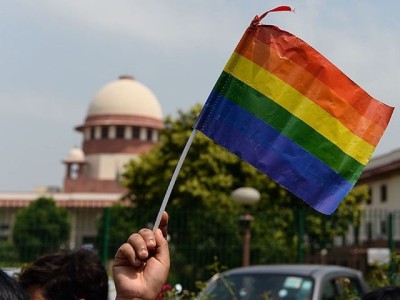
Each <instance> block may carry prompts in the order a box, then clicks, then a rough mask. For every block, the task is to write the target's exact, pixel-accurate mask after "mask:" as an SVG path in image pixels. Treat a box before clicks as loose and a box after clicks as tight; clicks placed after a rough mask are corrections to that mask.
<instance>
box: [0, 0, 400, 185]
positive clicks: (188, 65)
mask: <svg viewBox="0 0 400 300" xmlns="http://www.w3.org/2000/svg"><path fill="white" fill-rule="evenodd" d="M279 5H289V6H291V7H292V8H293V9H294V10H295V12H294V13H289V12H280V13H274V14H269V15H268V16H267V17H266V18H265V19H264V20H263V23H264V24H273V25H276V26H278V27H280V28H281V29H284V30H287V31H289V32H291V33H293V34H295V35H297V36H298V37H299V38H301V39H302V40H304V41H306V42H307V43H309V44H310V45H311V46H313V47H314V48H315V49H317V50H318V51H319V52H320V53H322V54H323V55H324V56H325V57H326V58H328V59H329V60H330V61H331V62H332V63H334V64H335V65H336V66H337V67H338V68H339V69H341V70H342V71H343V72H344V73H345V74H346V75H347V76H349V77H350V78H351V79H352V80H353V81H355V82H356V83H357V84H359V85H360V86H361V87H362V88H364V89H365V90H366V91H367V92H368V93H369V94H370V95H371V96H373V97H374V98H375V99H378V100H379V101H382V102H384V103H386V104H388V105H390V106H394V107H395V111H394V114H393V116H392V119H391V122H390V124H389V126H388V128H387V130H386V132H385V134H384V136H383V137H382V139H381V142H380V143H379V145H378V146H377V148H376V150H375V153H374V156H377V155H382V154H385V153H389V152H390V151H393V150H395V149H398V148H400V138H399V134H398V128H399V125H400V118H399V117H400V109H398V108H396V107H397V106H398V99H399V94H400V92H398V90H397V88H398V87H399V85H400V71H399V66H400V55H399V54H400V35H399V32H400V21H399V18H398V12H399V11H400V2H399V1H393V0H380V1H376V0H362V1H360V0H335V1H332V0H303V1H302V0H286V1H283V0H282V1H277V0H269V1H260V0H201V1H200V0H198V1H194V0H170V1H166V0H153V1H149V0H112V1H111V0H85V1H78V0H68V1H67V0H57V1H54V0H36V1H29V0H2V8H1V10H0V128H1V130H0V141H1V142H0V158H1V164H0V166H1V167H0V191H1V192H25V191H26V192H29V191H31V190H32V189H34V188H35V187H38V186H58V187H61V186H62V182H63V178H64V172H65V170H64V165H63V164H62V160H63V159H64V158H65V157H66V156H67V154H68V152H69V150H70V149H71V148H72V147H73V146H81V143H82V136H81V134H80V133H78V132H76V131H75V130H74V128H75V126H77V125H80V124H82V123H83V122H84V119H85V117H86V112H87V109H88V106H89V103H90V101H91V100H92V98H93V97H94V95H95V94H96V93H97V91H98V90H99V89H100V88H101V87H103V86H104V85H105V84H107V83H109V82H111V81H113V80H115V79H117V78H118V77H119V76H120V75H124V74H128V75H132V76H134V77H135V79H136V80H138V81H140V82H141V83H143V84H145V85H146V86H148V87H149V88H150V89H151V90H152V91H153V92H154V94H155V95H156V96H157V98H158V100H159V101H160V104H161V107H162V110H163V114H164V116H168V115H171V116H175V115H176V114H177V112H178V111H179V110H182V111H187V110H189V109H190V108H191V107H192V106H193V105H195V104H197V103H200V104H204V102H205V100H206V99H207V97H208V95H209V93H210V91H211V89H212V87H213V86H214V84H215V82H216V80H217V78H218V76H219V75H220V73H221V71H222V69H223V67H224V66H225V64H226V62H227V60H228V58H229V56H230V55H231V54H232V52H233V50H234V48H235V46H236V45H237V43H238V41H239V39H240V37H241V36H242V34H243V33H244V31H245V30H246V28H247V26H248V25H249V24H250V22H251V20H252V19H253V18H254V16H255V15H261V14H262V13H263V12H265V11H267V10H269V9H271V8H274V7H276V6H279Z"/></svg>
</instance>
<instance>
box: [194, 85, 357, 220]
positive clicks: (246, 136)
mask: <svg viewBox="0 0 400 300" xmlns="http://www.w3.org/2000/svg"><path fill="white" fill-rule="evenodd" d="M195 129H197V130H199V131H201V132H203V133H204V134H205V135H206V136H208V137H209V138H211V139H212V140H214V141H215V142H216V143H218V144H220V145H221V146H223V147H224V148H225V149H227V150H229V151H230V152H232V153H234V154H236V155H237V156H238V157H239V158H241V159H242V160H244V161H246V162H248V163H249V164H251V165H252V166H254V167H255V168H257V169H258V170H259V171H261V172H262V173H264V174H266V175H268V176H270V177H271V179H273V180H274V181H276V182H277V183H279V184H281V185H282V186H284V187H285V188H286V189H288V190H289V191H291V192H292V193H293V194H294V195H296V196H297V197H299V198H301V199H303V200H304V201H305V202H307V203H308V204H309V205H311V206H312V207H313V208H314V209H316V210H318V211H320V212H322V213H325V214H331V213H333V212H334V211H335V209H336V208H337V206H338V205H339V203H340V202H341V201H342V199H343V198H344V197H345V196H346V195H347V193H348V192H349V191H350V190H351V189H352V187H353V184H352V183H350V182H348V181H347V180H345V179H344V178H343V177H341V176H340V175H339V174H337V173H336V172H335V171H333V170H332V169H331V168H329V166H327V165H326V164H324V163H323V162H322V161H320V160H319V159H318V158H316V157H315V156H313V155H312V154H311V153H309V152H307V151H306V150H304V149H303V148H301V147H300V146H299V145H298V144H296V143H295V142H293V141H292V140H290V139H288V138H287V137H286V136H284V135H282V134H281V133H280V132H279V131H277V130H275V129H274V128H272V127H271V126H269V125H268V124H266V123H264V122H263V121H261V120H260V119H258V118H256V117H255V116H254V115H252V114H250V113H249V112H247V111H246V110H244V109H242V108H241V107H240V106H238V105H236V104H235V103H233V102H231V101H229V100H228V99H226V98H224V97H223V96H222V95H221V94H218V93H216V92H214V91H213V92H212V93H211V94H210V97H209V98H208V100H207V102H206V105H205V107H204V108H203V111H202V112H201V114H200V116H199V118H198V121H197V123H196V125H195Z"/></svg>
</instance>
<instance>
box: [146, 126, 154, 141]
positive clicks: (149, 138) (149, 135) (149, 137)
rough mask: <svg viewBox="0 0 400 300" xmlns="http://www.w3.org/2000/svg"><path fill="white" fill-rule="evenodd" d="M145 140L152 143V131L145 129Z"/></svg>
mask: <svg viewBox="0 0 400 300" xmlns="http://www.w3.org/2000/svg"><path fill="white" fill-rule="evenodd" d="M146 140H148V141H152V140H153V129H151V128H147V130H146Z"/></svg>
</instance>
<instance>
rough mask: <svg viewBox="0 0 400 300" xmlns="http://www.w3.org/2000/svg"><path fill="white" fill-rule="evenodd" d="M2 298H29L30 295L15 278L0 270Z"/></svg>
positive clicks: (24, 299) (7, 299)
mask: <svg viewBox="0 0 400 300" xmlns="http://www.w3.org/2000/svg"><path fill="white" fill-rule="evenodd" d="M0 299H1V300H29V296H28V294H27V293H26V292H25V291H24V290H23V289H22V287H21V286H20V285H19V283H18V282H17V281H16V280H15V279H14V278H12V277H10V276H8V275H7V273H5V272H4V271H3V270H0Z"/></svg>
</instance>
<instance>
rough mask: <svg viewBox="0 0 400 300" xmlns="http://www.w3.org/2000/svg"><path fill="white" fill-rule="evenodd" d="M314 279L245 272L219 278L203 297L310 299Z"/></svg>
mask: <svg viewBox="0 0 400 300" xmlns="http://www.w3.org/2000/svg"><path fill="white" fill-rule="evenodd" d="M312 290H313V280H312V279H311V278H309V277H302V276H293V275H281V274H244V275H232V276H224V277H220V278H218V279H217V280H216V281H215V282H214V284H212V285H211V286H210V288H209V289H208V290H207V291H206V293H205V295H204V296H203V297H202V298H201V299H218V300H228V299H229V300H231V299H238V300H250V299H263V300H309V299H311V295H312Z"/></svg>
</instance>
